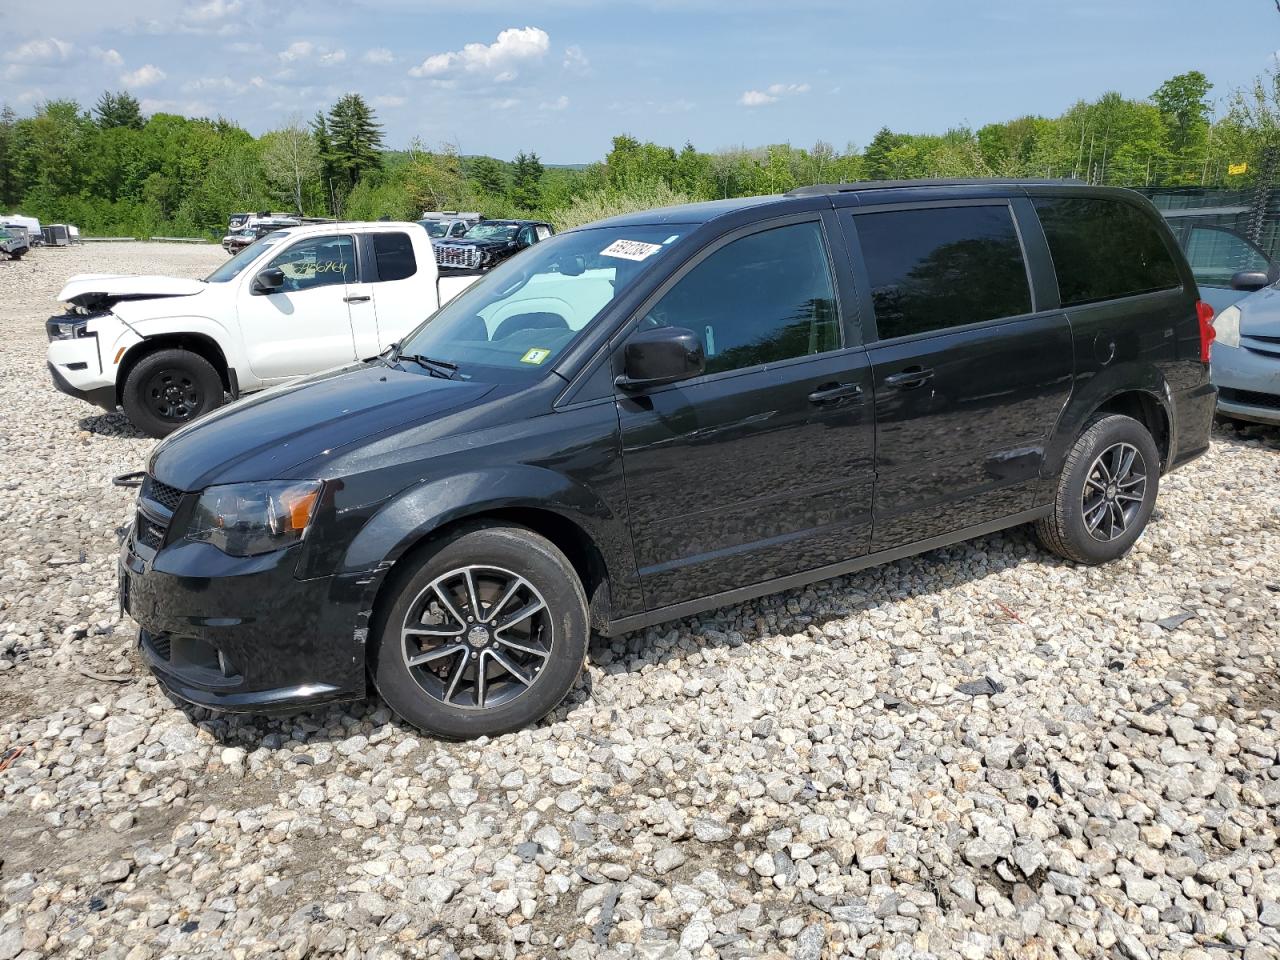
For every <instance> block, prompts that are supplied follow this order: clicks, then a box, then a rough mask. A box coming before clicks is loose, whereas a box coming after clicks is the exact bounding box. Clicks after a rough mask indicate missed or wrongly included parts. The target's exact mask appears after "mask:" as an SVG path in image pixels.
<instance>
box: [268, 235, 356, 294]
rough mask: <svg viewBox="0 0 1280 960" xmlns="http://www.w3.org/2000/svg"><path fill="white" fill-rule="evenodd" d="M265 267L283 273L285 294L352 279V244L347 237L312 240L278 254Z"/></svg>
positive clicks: (315, 238) (353, 246)
mask: <svg viewBox="0 0 1280 960" xmlns="http://www.w3.org/2000/svg"><path fill="white" fill-rule="evenodd" d="M267 267H269V268H270V267H277V268H279V269H280V270H282V271H283V272H284V287H283V288H282V289H283V290H284V291H285V292H289V291H297V290H310V289H311V288H313V287H325V286H329V285H331V284H335V283H353V282H355V279H356V251H355V244H353V243H352V242H351V238H350V237H312V238H310V239H307V240H299V241H298V242H297V243H295V244H294V245H293V246H291V247H289V248H287V249H285V250H283V251H281V252H280V253H279V254H278V255H277V256H276V257H275V258H274V259H273V260H272V261H271V262H270V263H269V264H267Z"/></svg>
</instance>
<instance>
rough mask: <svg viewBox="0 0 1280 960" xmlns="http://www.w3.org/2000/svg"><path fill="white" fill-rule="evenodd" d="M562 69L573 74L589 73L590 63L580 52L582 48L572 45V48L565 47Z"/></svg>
mask: <svg viewBox="0 0 1280 960" xmlns="http://www.w3.org/2000/svg"><path fill="white" fill-rule="evenodd" d="M564 68H565V69H566V70H572V71H573V72H574V73H590V72H591V61H590V60H588V59H587V55H586V54H585V53H583V52H582V48H581V47H579V46H578V45H577V44H574V45H573V46H569V47H565V50H564Z"/></svg>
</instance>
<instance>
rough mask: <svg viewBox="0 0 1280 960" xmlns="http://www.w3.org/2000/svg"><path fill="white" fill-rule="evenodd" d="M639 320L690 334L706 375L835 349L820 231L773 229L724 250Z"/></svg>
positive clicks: (803, 226)
mask: <svg viewBox="0 0 1280 960" xmlns="http://www.w3.org/2000/svg"><path fill="white" fill-rule="evenodd" d="M644 322H645V323H647V324H656V325H658V326H670V327H687V328H688V329H690V330H692V331H694V332H695V333H696V334H698V336H699V337H700V338H701V339H702V346H703V349H704V350H705V351H706V354H707V373H721V372H723V371H725V370H737V369H739V368H741V367H751V366H755V365H756V364H760V363H772V362H776V361H778V360H788V359H790V358H791V357H803V356H805V355H806V354H811V353H822V352H824V351H827V350H835V349H838V348H839V346H840V322H839V317H838V314H837V312H836V298H835V290H834V288H833V285H832V281H831V268H830V265H829V262H828V259H827V247H826V243H825V242H824V241H823V237H822V227H821V225H820V224H817V223H797V224H795V225H793V226H789V227H775V228H774V229H772V230H765V231H764V232H762V233H755V234H751V235H750V236H747V237H743V238H742V239H740V240H735V241H733V242H732V243H729V244H726V245H725V246H723V247H721V248H720V249H719V250H717V251H716V252H715V253H713V254H711V256H709V257H707V258H706V259H705V260H703V261H702V262H701V263H699V264H698V265H697V266H696V267H694V268H693V269H692V270H690V271H689V272H688V273H687V274H685V275H684V276H683V277H682V278H681V279H680V280H679V282H677V283H676V285H675V286H674V287H672V288H671V289H670V290H669V291H667V293H666V295H665V296H664V297H663V298H662V299H661V300H659V301H658V303H657V304H656V305H654V307H653V309H652V310H650V311H649V313H648V315H647V316H646V317H645V320H644Z"/></svg>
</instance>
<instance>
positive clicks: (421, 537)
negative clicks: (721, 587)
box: [340, 466, 639, 629]
mask: <svg viewBox="0 0 1280 960" xmlns="http://www.w3.org/2000/svg"><path fill="white" fill-rule="evenodd" d="M480 491H483V495H482V496H476V494H477V492H480ZM623 523H625V518H620V517H618V516H617V515H615V514H614V513H613V512H612V511H611V510H610V509H609V508H608V506H607V504H605V503H604V502H603V501H602V500H601V499H600V498H599V497H598V496H597V495H596V494H595V493H594V492H593V491H591V490H590V489H589V488H587V487H585V486H584V485H582V484H579V483H577V482H575V481H573V480H571V479H570V478H568V477H566V476H564V475H563V474H559V473H556V472H554V471H551V470H547V469H545V468H541V467H532V466H521V467H506V468H502V469H497V470H494V471H492V472H490V471H481V472H477V473H473V474H467V475H464V476H455V477H449V478H446V479H441V480H436V481H433V482H429V483H423V484H419V485H417V486H415V487H413V488H411V489H410V490H408V491H405V492H404V493H402V494H401V495H400V496H398V497H396V498H395V499H394V500H392V501H391V502H389V503H387V504H385V505H384V506H383V507H382V508H381V509H380V510H379V511H378V513H377V514H375V515H374V516H373V517H372V518H371V519H370V520H369V521H368V522H367V523H366V524H365V525H364V527H363V528H362V529H361V530H360V532H359V533H358V534H357V535H356V537H355V538H354V539H353V540H352V541H351V543H350V545H349V546H348V547H347V549H346V551H345V555H344V557H343V560H342V563H341V565H340V566H341V570H342V572H343V573H344V574H345V575H348V576H352V577H356V578H357V579H359V580H361V581H362V583H363V585H364V590H363V599H362V601H361V603H360V606H361V608H362V610H363V611H364V612H365V613H366V614H367V615H368V617H369V619H368V621H367V622H370V623H372V622H374V618H375V617H376V614H377V610H378V608H379V607H380V606H381V605H382V604H384V603H385V602H386V597H387V593H388V591H387V586H388V584H389V583H391V582H392V581H393V580H394V579H395V578H396V576H397V574H398V573H399V571H401V570H403V569H405V567H406V565H408V564H411V563H413V562H414V560H415V558H417V557H419V556H421V555H422V553H423V551H425V550H428V549H430V547H431V545H432V543H434V542H436V541H438V540H439V539H440V538H441V537H443V536H446V535H448V534H449V533H452V532H453V531H455V530H457V529H458V528H459V527H461V526H466V525H480V524H484V525H495V526H496V525H506V526H521V527H525V528H527V529H529V530H532V531H533V532H535V533H537V534H540V535H541V536H543V537H546V538H547V539H548V540H549V541H551V543H553V544H554V545H555V546H556V547H557V548H558V549H559V550H560V551H561V552H563V553H564V555H565V556H566V557H567V558H568V560H569V563H570V564H571V566H572V567H573V569H574V572H575V573H576V574H577V575H578V578H579V580H580V581H581V583H582V587H583V590H584V592H585V593H586V596H587V601H588V606H589V612H590V617H591V625H592V626H593V627H594V628H597V629H599V628H601V627H602V626H603V625H604V624H606V623H607V622H608V621H609V619H610V618H611V617H612V616H613V615H614V614H613V607H614V602H615V595H616V593H617V591H618V590H621V591H622V592H623V594H624V595H629V594H630V592H631V591H635V592H636V593H637V594H638V589H639V588H638V578H636V577H635V571H634V563H635V561H634V557H633V556H632V555H631V553H630V539H629V538H627V539H626V542H625V543H620V542H618V537H617V525H619V524H623ZM611 533H612V536H611ZM369 571H375V573H374V574H373V575H372V576H371V575H370V574H369ZM633 602H634V601H633ZM362 619H363V618H362Z"/></svg>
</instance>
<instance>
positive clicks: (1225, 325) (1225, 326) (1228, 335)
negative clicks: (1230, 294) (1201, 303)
mask: <svg viewBox="0 0 1280 960" xmlns="http://www.w3.org/2000/svg"><path fill="white" fill-rule="evenodd" d="M1213 340H1214V342H1215V343H1220V344H1222V345H1223V346H1224V347H1238V346H1240V308H1239V307H1237V306H1235V305H1234V304H1232V305H1231V306H1229V307H1227V308H1226V309H1225V310H1223V311H1222V312H1221V313H1220V314H1218V315H1217V316H1216V317H1214V318H1213Z"/></svg>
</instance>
